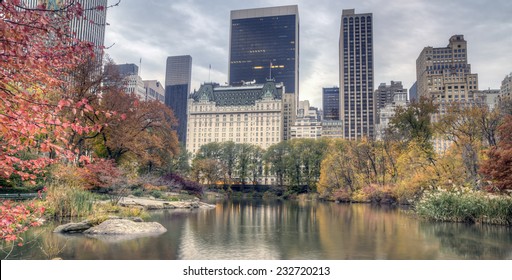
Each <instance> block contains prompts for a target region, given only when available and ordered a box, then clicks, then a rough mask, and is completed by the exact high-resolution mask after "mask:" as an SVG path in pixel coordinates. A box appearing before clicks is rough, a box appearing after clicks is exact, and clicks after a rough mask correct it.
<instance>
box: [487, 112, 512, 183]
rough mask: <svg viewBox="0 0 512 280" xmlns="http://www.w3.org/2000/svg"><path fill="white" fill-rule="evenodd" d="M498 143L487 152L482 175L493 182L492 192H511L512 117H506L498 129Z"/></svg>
mask: <svg viewBox="0 0 512 280" xmlns="http://www.w3.org/2000/svg"><path fill="white" fill-rule="evenodd" d="M498 139H499V141H498V143H497V145H496V146H493V147H491V148H490V149H489V151H488V152H487V156H488V159H487V160H485V161H484V162H483V163H482V165H481V167H480V171H481V173H482V174H483V175H484V176H485V178H487V179H488V180H490V181H491V186H489V187H488V189H489V190H490V191H497V192H507V191H508V192H510V190H512V115H507V116H505V119H504V121H503V123H502V124H501V125H500V126H499V129H498Z"/></svg>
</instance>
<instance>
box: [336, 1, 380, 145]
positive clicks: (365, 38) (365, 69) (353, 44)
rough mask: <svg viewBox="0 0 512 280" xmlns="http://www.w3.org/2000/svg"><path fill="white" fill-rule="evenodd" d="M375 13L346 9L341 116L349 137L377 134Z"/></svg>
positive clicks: (341, 43)
mask: <svg viewBox="0 0 512 280" xmlns="http://www.w3.org/2000/svg"><path fill="white" fill-rule="evenodd" d="M373 58H374V53H373V15H372V14H371V13H365V14H356V13H355V10H354V9H350V10H343V12H342V16H341V29H340V41H339V59H340V64H339V65H340V72H339V73H340V119H341V120H342V121H343V125H344V131H343V135H344V137H345V138H346V139H361V138H363V137H369V138H373V137H374V125H375V102H374V94H373V79H374V72H373V68H374V67H373Z"/></svg>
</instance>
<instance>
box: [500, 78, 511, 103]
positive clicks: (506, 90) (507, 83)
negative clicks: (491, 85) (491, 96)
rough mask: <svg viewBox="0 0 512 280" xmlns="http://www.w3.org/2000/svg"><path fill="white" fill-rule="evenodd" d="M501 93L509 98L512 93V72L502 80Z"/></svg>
mask: <svg viewBox="0 0 512 280" xmlns="http://www.w3.org/2000/svg"><path fill="white" fill-rule="evenodd" d="M500 95H501V96H502V97H509V98H510V96H511V95H512V72H511V73H510V74H508V75H507V76H505V79H503V81H502V82H501V88H500Z"/></svg>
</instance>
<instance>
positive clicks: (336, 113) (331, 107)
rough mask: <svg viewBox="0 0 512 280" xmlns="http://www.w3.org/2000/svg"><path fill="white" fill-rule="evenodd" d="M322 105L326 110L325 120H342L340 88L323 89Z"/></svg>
mask: <svg viewBox="0 0 512 280" xmlns="http://www.w3.org/2000/svg"><path fill="white" fill-rule="evenodd" d="M322 104H323V109H324V120H339V119H340V88H338V87H332V88H323V89H322Z"/></svg>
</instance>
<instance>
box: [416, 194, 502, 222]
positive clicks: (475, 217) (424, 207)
mask: <svg viewBox="0 0 512 280" xmlns="http://www.w3.org/2000/svg"><path fill="white" fill-rule="evenodd" d="M415 211H416V213H417V215H418V216H420V217H423V218H426V219H429V220H435V221H450V222H463V223H487V224H497V225H508V226H512V197H510V196H490V195H488V194H486V193H483V192H471V191H466V192H462V191H444V190H440V191H435V192H430V193H426V194H425V195H424V196H423V198H422V199H421V200H419V201H418V202H417V203H416V205H415Z"/></svg>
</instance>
